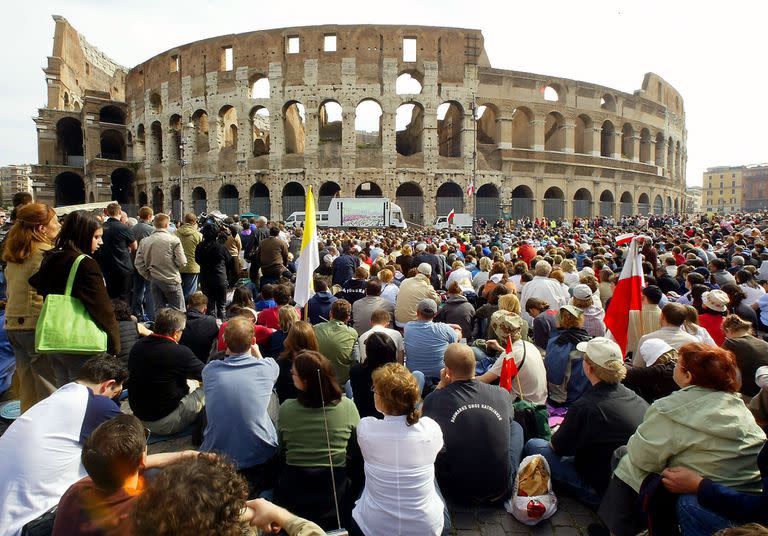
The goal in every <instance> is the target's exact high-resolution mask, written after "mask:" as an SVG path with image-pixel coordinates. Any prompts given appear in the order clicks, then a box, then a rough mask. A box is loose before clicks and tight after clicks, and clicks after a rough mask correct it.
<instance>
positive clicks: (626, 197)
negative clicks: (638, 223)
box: [619, 192, 635, 216]
mask: <svg viewBox="0 0 768 536" xmlns="http://www.w3.org/2000/svg"><path fill="white" fill-rule="evenodd" d="M634 213H635V206H634V203H633V201H632V194H631V193H629V192H624V193H623V194H621V198H620V199H619V215H620V216H632V215H633V214H634Z"/></svg>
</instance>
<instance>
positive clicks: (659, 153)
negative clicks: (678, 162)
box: [655, 132, 667, 167]
mask: <svg viewBox="0 0 768 536" xmlns="http://www.w3.org/2000/svg"><path fill="white" fill-rule="evenodd" d="M666 143H667V140H666V137H665V136H664V133H663V132H659V133H658V134H656V160H655V162H656V165H657V166H658V167H664V153H665V152H666V151H665V150H664V146H665V144H666Z"/></svg>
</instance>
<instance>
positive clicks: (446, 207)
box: [406, 196, 464, 219]
mask: <svg viewBox="0 0 768 536" xmlns="http://www.w3.org/2000/svg"><path fill="white" fill-rule="evenodd" d="M436 199H437V215H438V216H447V215H448V213H449V212H450V211H451V210H455V211H456V212H457V213H459V212H464V197H459V196H456V197H442V196H441V197H437V198H436ZM406 219H407V218H406Z"/></svg>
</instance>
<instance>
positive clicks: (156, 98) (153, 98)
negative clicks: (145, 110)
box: [149, 93, 163, 115]
mask: <svg viewBox="0 0 768 536" xmlns="http://www.w3.org/2000/svg"><path fill="white" fill-rule="evenodd" d="M149 109H150V110H152V112H153V113H156V114H158V115H159V114H161V113H162V111H163V99H161V98H160V94H159V93H152V94H151V95H150V96H149Z"/></svg>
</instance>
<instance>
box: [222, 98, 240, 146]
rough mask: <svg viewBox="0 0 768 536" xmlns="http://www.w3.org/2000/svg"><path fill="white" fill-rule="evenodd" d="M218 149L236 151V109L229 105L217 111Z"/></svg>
mask: <svg viewBox="0 0 768 536" xmlns="http://www.w3.org/2000/svg"><path fill="white" fill-rule="evenodd" d="M219 147H221V148H222V149H227V148H230V147H231V148H232V150H233V151H234V150H236V149H237V109H236V108H235V107H234V106H232V105H230V104H225V105H224V106H222V107H221V109H220V110H219Z"/></svg>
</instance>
